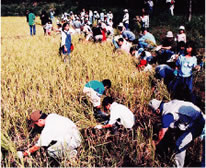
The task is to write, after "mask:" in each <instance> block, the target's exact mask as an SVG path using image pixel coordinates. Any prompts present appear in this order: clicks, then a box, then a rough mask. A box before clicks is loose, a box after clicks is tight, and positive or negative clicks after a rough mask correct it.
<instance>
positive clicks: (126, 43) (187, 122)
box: [18, 0, 205, 167]
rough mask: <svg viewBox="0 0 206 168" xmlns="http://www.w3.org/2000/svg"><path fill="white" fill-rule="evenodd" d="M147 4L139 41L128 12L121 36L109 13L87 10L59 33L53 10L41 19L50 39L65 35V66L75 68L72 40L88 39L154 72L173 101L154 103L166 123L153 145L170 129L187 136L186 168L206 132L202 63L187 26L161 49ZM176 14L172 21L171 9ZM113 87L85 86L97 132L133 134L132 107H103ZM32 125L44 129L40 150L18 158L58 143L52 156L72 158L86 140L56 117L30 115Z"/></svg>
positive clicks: (179, 155)
mask: <svg viewBox="0 0 206 168" xmlns="http://www.w3.org/2000/svg"><path fill="white" fill-rule="evenodd" d="M147 3H148V10H149V13H148V12H147V13H146V12H145V9H143V10H142V13H143V14H142V16H137V17H136V20H137V21H138V23H139V24H140V26H141V31H140V33H139V36H136V35H135V34H134V33H133V32H132V31H131V30H130V23H129V10H128V9H124V10H123V13H124V15H123V18H122V21H121V22H120V23H119V24H118V26H117V32H118V34H117V33H115V31H114V27H113V19H114V16H113V14H112V12H111V11H108V12H106V10H105V9H103V10H102V11H100V13H99V12H98V11H92V10H89V11H86V10H85V9H82V11H81V12H80V13H79V14H75V13H73V12H72V11H70V12H69V13H66V12H65V13H63V14H62V16H61V17H60V18H58V19H57V20H56V26H57V28H53V25H54V14H55V12H54V11H53V10H51V11H50V17H49V16H48V15H47V14H46V12H45V11H43V12H42V14H41V16H40V19H41V21H42V26H43V30H44V34H45V35H51V30H53V31H55V32H56V33H60V34H61V47H60V52H61V54H62V55H63V56H64V57H63V58H64V62H65V63H67V62H68V63H70V62H71V61H70V54H71V51H72V36H73V35H75V34H83V35H84V37H85V38H84V39H83V40H84V41H85V43H88V42H95V43H96V42H104V41H109V42H111V44H112V45H113V46H114V51H115V52H118V51H123V52H125V53H126V54H128V56H132V57H134V59H136V60H137V61H138V62H139V63H138V65H137V68H138V70H140V71H145V72H148V71H152V70H153V69H155V78H156V79H160V80H163V82H164V84H165V85H166V86H167V89H168V91H169V93H170V94H171V98H172V99H173V100H171V101H169V102H165V101H164V100H157V99H153V100H151V101H150V102H149V107H151V109H152V111H154V112H156V113H157V114H159V115H161V117H162V129H161V130H160V131H159V136H158V140H157V141H154V144H155V145H158V144H159V142H160V141H161V140H162V139H163V138H164V135H165V133H166V132H167V130H168V129H169V128H179V129H180V130H181V131H182V132H183V133H182V134H181V136H180V137H179V138H178V139H177V141H176V154H175V162H176V166H177V167H183V166H184V160H185V154H186V148H187V146H188V144H189V143H190V142H191V141H192V140H194V139H195V138H196V137H198V136H200V135H201V133H202V131H203V128H204V126H205V117H204V114H203V112H202V111H201V110H200V108H199V107H198V106H197V102H196V96H195V94H194V92H193V71H199V70H200V69H201V66H200V65H198V62H197V58H196V54H197V53H196V48H195V44H194V42H192V41H187V38H186V30H185V27H184V26H183V25H180V27H179V32H178V34H177V35H174V33H173V32H172V31H171V30H169V31H167V33H166V34H165V38H164V39H163V41H162V42H161V43H160V44H157V41H156V39H155V35H153V34H152V33H151V32H149V14H151V13H152V7H153V2H152V0H148V1H147ZM173 4H174V1H172V3H171V2H170V5H173ZM171 14H172V15H173V11H172V7H171ZM34 20H35V16H34V14H33V13H32V12H30V13H29V14H28V22H29V26H30V32H31V35H32V34H33V35H35V22H34ZM32 30H33V33H32ZM111 83H112V82H111V81H110V80H109V79H104V80H103V81H101V82H100V81H97V80H92V81H89V82H88V83H86V84H85V86H84V89H83V93H84V94H85V95H86V96H87V97H88V98H89V100H90V101H91V103H92V104H93V111H94V116H95V118H96V119H97V121H99V122H101V123H102V124H98V125H97V126H95V128H96V129H106V128H113V129H114V130H118V128H119V126H121V125H122V126H123V127H125V128H126V129H132V128H133V126H134V125H135V115H134V114H133V112H132V111H131V110H130V109H129V108H128V107H126V106H125V105H123V104H119V103H117V102H115V98H113V97H108V96H104V99H103V101H102V102H101V98H102V97H103V96H102V95H103V94H106V91H107V90H108V89H109V88H111ZM102 109H104V110H102ZM30 120H31V121H32V123H33V126H34V125H37V126H39V127H44V128H43V131H42V133H41V136H40V138H39V141H38V142H37V144H36V145H35V146H33V147H32V148H29V149H28V150H27V151H25V152H20V151H19V152H18V156H19V157H20V158H22V157H23V156H28V155H29V154H30V153H33V152H34V151H36V150H38V149H39V148H40V146H48V145H49V144H50V142H52V141H53V140H54V141H56V143H55V144H54V145H52V146H50V147H49V148H48V152H49V153H50V156H52V157H59V156H61V155H62V152H65V151H67V150H69V151H70V153H72V154H71V155H75V154H76V153H77V152H76V148H77V147H78V146H80V144H81V138H80V133H79V131H78V129H77V127H76V125H75V124H74V123H73V122H72V121H71V120H69V119H66V118H65V117H62V116H59V115H57V114H50V115H48V116H47V115H46V114H44V113H42V112H41V111H39V110H37V111H35V112H33V113H32V114H31V115H30ZM54 123H56V124H54ZM54 125H56V127H54ZM62 130H64V132H62ZM65 142H66V143H65ZM203 158H204V156H203ZM203 164H204V163H203Z"/></svg>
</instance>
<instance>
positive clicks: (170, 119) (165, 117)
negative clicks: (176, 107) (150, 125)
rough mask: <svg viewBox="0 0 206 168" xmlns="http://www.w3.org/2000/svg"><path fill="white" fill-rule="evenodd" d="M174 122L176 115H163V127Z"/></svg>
mask: <svg viewBox="0 0 206 168" xmlns="http://www.w3.org/2000/svg"><path fill="white" fill-rule="evenodd" d="M172 122H174V117H173V115H172V114H166V115H163V116H162V128H169V126H170V124H171V123H172Z"/></svg>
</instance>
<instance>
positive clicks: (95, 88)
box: [83, 79, 111, 120]
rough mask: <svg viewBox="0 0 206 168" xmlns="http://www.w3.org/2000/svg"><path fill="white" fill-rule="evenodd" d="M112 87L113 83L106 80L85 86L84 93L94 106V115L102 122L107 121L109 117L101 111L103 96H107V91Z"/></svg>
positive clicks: (90, 82)
mask: <svg viewBox="0 0 206 168" xmlns="http://www.w3.org/2000/svg"><path fill="white" fill-rule="evenodd" d="M110 87H111V81H110V80H109V79H104V80H103V81H101V82H99V81H97V80H92V81H89V82H88V83H86V84H85V86H84V89H83V93H85V94H86V95H87V96H88V97H89V99H90V101H91V102H92V104H93V106H94V115H95V117H97V118H100V119H102V120H107V119H108V115H107V114H106V113H104V112H102V111H101V110H100V109H101V96H102V95H103V94H105V92H106V90H107V89H109V88H110Z"/></svg>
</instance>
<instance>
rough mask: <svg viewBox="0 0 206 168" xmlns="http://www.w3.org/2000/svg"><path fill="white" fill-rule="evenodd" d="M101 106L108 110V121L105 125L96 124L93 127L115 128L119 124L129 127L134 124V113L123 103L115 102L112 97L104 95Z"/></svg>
mask: <svg viewBox="0 0 206 168" xmlns="http://www.w3.org/2000/svg"><path fill="white" fill-rule="evenodd" d="M102 106H103V107H104V108H105V109H106V110H110V118H109V123H108V124H106V125H97V126H95V128H97V129H102V128H111V127H113V128H114V129H117V128H118V127H119V126H120V125H123V126H124V127H125V128H128V129H131V128H132V127H133V126H134V124H135V116H134V114H133V113H132V112H131V111H130V110H129V109H128V107H126V106H125V105H122V104H118V103H116V102H115V101H114V100H113V98H112V97H105V98H104V100H103V101H102ZM115 127H116V128H115Z"/></svg>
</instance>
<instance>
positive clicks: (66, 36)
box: [61, 22, 72, 63]
mask: <svg viewBox="0 0 206 168" xmlns="http://www.w3.org/2000/svg"><path fill="white" fill-rule="evenodd" d="M71 41H72V39H71V35H70V33H69V23H67V22H66V23H64V24H63V27H62V33H61V51H62V54H63V57H64V62H65V63H66V62H68V63H70V59H71V57H70V53H71Z"/></svg>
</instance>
